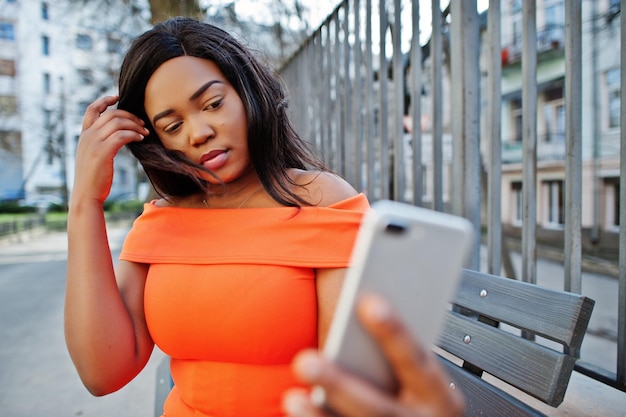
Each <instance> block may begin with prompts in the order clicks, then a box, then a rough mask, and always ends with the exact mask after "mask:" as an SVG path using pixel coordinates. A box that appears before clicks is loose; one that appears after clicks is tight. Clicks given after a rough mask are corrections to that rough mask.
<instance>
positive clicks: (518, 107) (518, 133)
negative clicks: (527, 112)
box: [511, 100, 524, 143]
mask: <svg viewBox="0 0 626 417" xmlns="http://www.w3.org/2000/svg"><path fill="white" fill-rule="evenodd" d="M511 117H512V119H513V140H512V142H517V143H519V142H521V141H522V133H523V131H524V125H523V121H522V100H511Z"/></svg>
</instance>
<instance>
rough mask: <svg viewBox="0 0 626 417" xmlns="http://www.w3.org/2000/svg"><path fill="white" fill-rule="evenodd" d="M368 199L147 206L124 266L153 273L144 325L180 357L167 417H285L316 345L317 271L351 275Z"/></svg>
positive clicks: (135, 228)
mask: <svg viewBox="0 0 626 417" xmlns="http://www.w3.org/2000/svg"><path fill="white" fill-rule="evenodd" d="M368 207H369V204H368V202H367V199H366V197H365V196H364V195H363V194H359V195H357V196H355V197H351V198H349V199H346V200H344V201H341V202H338V203H336V204H334V205H332V206H329V207H302V208H301V209H297V208H293V207H280V208H245V209H214V210H206V209H191V208H175V207H157V206H155V205H154V204H146V206H145V208H144V213H143V214H142V215H141V216H140V217H139V218H138V219H137V220H136V221H135V223H134V225H133V228H132V229H131V231H130V232H129V234H128V236H127V238H126V241H125V242H124V246H123V249H122V252H121V255H120V259H125V260H128V261H133V262H141V263H148V264H150V268H149V271H148V277H147V281H146V286H145V301H144V307H145V314H146V321H147V324H148V328H149V330H150V334H151V335H152V338H153V339H154V341H155V343H156V344H157V346H159V348H160V349H161V350H162V351H163V352H165V353H166V354H168V355H169V356H170V357H171V364H170V369H171V374H172V378H173V380H174V388H173V389H172V391H171V393H170V395H169V396H168V398H167V400H166V401H165V405H164V409H165V412H164V415H165V416H167V417H187V416H195V417H198V416H215V417H217V416H219V417H225V416H238V417H245V416H256V417H263V416H268V417H269V416H282V415H283V413H282V410H281V397H282V394H283V392H284V391H285V390H286V389H287V388H290V387H293V386H296V385H297V382H296V381H295V379H294V378H293V376H292V373H291V370H290V363H291V361H292V359H293V356H294V355H295V354H296V353H297V352H298V351H300V350H302V349H304V348H310V347H316V346H317V304H316V292H315V269H317V268H342V267H346V266H348V262H349V259H350V254H351V251H352V246H353V243H354V239H355V236H356V233H357V229H358V227H359V224H360V222H361V218H362V215H363V214H364V212H365V211H366V210H367V208H368Z"/></svg>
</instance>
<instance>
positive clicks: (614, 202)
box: [604, 177, 620, 228]
mask: <svg viewBox="0 0 626 417" xmlns="http://www.w3.org/2000/svg"><path fill="white" fill-rule="evenodd" d="M604 187H605V190H606V192H605V195H606V226H607V227H609V228H614V227H619V193H620V186H619V177H611V178H605V179H604Z"/></svg>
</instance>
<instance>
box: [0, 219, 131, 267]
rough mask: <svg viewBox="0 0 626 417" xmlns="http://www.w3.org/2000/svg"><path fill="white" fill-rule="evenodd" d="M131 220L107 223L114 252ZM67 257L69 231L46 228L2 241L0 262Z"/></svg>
mask: <svg viewBox="0 0 626 417" xmlns="http://www.w3.org/2000/svg"><path fill="white" fill-rule="evenodd" d="M130 226H131V221H124V222H115V223H111V224H107V235H108V236H109V246H110V248H111V251H112V252H116V251H119V250H120V249H121V248H122V243H123V242H124V238H125V237H126V233H127V232H128V230H129V229H130ZM65 259H67V233H66V232H46V231H45V229H43V228H42V230H33V231H28V232H22V234H20V236H15V237H13V238H12V239H5V240H3V241H2V242H0V264H13V263H22V262H43V261H60V260H65Z"/></svg>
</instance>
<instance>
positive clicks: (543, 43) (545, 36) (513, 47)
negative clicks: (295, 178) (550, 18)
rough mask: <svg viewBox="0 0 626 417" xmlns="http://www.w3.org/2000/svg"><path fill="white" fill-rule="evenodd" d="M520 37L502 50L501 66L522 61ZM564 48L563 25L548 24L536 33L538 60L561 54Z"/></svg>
mask: <svg viewBox="0 0 626 417" xmlns="http://www.w3.org/2000/svg"><path fill="white" fill-rule="evenodd" d="M522 46H523V45H522V37H521V36H516V37H515V39H514V40H513V43H511V44H508V45H505V46H504V47H503V48H502V66H508V65H513V64H517V63H519V62H520V61H521V60H522ZM564 46H565V25H561V24H558V25H557V24H550V25H546V26H545V27H544V28H543V29H542V30H539V31H537V55H538V56H539V58H541V57H542V56H545V55H547V54H551V53H554V52H560V53H562V52H563V51H564Z"/></svg>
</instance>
